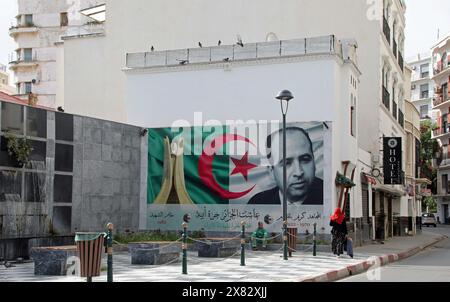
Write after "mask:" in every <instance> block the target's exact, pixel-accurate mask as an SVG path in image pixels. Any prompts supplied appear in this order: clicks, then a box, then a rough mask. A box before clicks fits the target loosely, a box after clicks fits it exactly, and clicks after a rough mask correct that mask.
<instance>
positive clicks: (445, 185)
mask: <svg viewBox="0 0 450 302" xmlns="http://www.w3.org/2000/svg"><path fill="white" fill-rule="evenodd" d="M447 192H448V175H447V174H443V175H442V193H447Z"/></svg>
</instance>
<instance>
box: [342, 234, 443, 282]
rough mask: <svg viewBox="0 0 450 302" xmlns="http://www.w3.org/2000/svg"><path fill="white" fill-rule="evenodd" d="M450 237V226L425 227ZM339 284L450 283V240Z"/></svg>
mask: <svg viewBox="0 0 450 302" xmlns="http://www.w3.org/2000/svg"><path fill="white" fill-rule="evenodd" d="M424 230H426V231H429V232H433V233H437V234H443V235H447V236H448V237H450V226H438V227H437V228H433V227H430V228H428V227H424ZM339 282H450V239H445V240H443V241H441V242H439V243H437V244H435V245H433V246H431V247H429V248H428V249H426V250H424V251H422V252H420V253H418V254H416V255H415V256H413V257H410V258H408V259H405V260H403V261H400V262H395V263H392V264H390V265H387V266H383V267H381V268H379V271H369V272H368V273H363V274H360V275H356V276H352V277H349V278H346V279H343V280H340V281H339Z"/></svg>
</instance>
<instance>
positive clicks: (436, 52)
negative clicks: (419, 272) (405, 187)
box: [432, 36, 450, 223]
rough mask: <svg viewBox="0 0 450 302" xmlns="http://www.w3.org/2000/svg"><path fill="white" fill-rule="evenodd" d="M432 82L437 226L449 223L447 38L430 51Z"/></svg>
mask: <svg viewBox="0 0 450 302" xmlns="http://www.w3.org/2000/svg"><path fill="white" fill-rule="evenodd" d="M432 57H433V81H434V90H435V99H434V101H433V105H434V107H433V109H434V110H436V111H437V129H436V130H434V131H433V138H435V139H437V140H438V141H439V143H440V145H441V146H442V151H441V152H440V154H439V155H440V156H439V158H438V161H437V163H438V172H437V191H438V192H437V196H436V197H437V204H438V216H439V219H440V222H441V223H450V220H449V217H450V213H449V206H450V189H449V188H450V183H449V182H448V180H449V174H450V147H449V145H450V127H449V116H450V115H449V114H450V93H449V89H448V87H449V85H450V36H447V37H446V38H444V39H442V40H441V41H440V42H439V43H437V44H436V45H435V46H434V47H433V48H432Z"/></svg>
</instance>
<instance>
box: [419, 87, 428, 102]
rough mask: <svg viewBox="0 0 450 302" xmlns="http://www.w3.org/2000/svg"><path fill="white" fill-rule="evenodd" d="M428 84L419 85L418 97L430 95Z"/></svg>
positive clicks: (423, 97) (426, 97)
mask: <svg viewBox="0 0 450 302" xmlns="http://www.w3.org/2000/svg"><path fill="white" fill-rule="evenodd" d="M429 91H430V85H429V84H423V85H420V98H421V99H428V97H429V96H430V93H429Z"/></svg>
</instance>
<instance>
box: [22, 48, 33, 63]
mask: <svg viewBox="0 0 450 302" xmlns="http://www.w3.org/2000/svg"><path fill="white" fill-rule="evenodd" d="M23 60H24V61H25V62H31V61H33V49H31V48H25V49H24V50H23Z"/></svg>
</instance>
